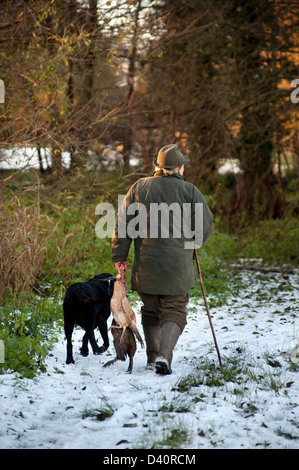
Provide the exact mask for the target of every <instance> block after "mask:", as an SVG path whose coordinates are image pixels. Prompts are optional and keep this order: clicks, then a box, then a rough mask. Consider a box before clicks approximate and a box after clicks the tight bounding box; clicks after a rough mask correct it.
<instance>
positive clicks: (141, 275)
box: [112, 172, 213, 295]
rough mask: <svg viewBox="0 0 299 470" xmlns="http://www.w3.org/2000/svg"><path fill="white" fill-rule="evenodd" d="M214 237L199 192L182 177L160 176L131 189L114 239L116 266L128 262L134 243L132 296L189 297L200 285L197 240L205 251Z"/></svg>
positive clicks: (157, 175) (116, 227) (161, 174)
mask: <svg viewBox="0 0 299 470" xmlns="http://www.w3.org/2000/svg"><path fill="white" fill-rule="evenodd" d="M163 203H164V204H163ZM173 203H175V204H174V205H173ZM196 203H197V204H196ZM198 203H200V204H198ZM132 204H133V205H132ZM134 204H135V205H134ZM167 208H170V210H168V211H167ZM199 208H200V209H199ZM163 210H164V212H163ZM200 211H201V212H200ZM200 214H201V215H200ZM212 232H213V215H212V213H211V211H210V210H209V208H208V205H207V203H206V200H205V199H204V197H203V195H202V194H201V192H200V191H199V190H198V189H197V188H196V187H195V186H194V185H193V184H191V183H189V182H187V181H186V180H185V178H184V177H183V176H181V175H179V174H174V175H170V176H169V175H167V176H164V175H163V173H162V172H156V173H155V174H154V176H152V177H147V178H141V179H139V180H138V181H137V182H136V183H135V184H133V186H132V187H131V188H130V189H129V191H128V193H127V195H126V197H125V199H124V204H123V205H122V208H121V210H119V213H118V217H117V220H116V224H115V230H114V236H113V239H112V261H113V262H114V263H116V262H118V261H126V260H127V256H128V252H129V249H130V244H131V242H132V240H134V262H133V266H132V275H131V287H132V290H135V291H137V292H144V293H147V294H161V295H180V294H186V293H187V292H188V291H189V290H190V289H192V288H194V281H195V279H196V271H195V267H194V262H193V253H194V246H195V245H194V240H196V242H197V246H198V245H199V246H200V245H204V244H205V243H206V242H207V241H208V239H209V238H210V236H211V234H212ZM192 241H193V243H192Z"/></svg>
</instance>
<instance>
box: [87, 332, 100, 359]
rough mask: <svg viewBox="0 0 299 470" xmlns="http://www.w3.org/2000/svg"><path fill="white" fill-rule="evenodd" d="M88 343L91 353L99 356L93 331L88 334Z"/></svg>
mask: <svg viewBox="0 0 299 470" xmlns="http://www.w3.org/2000/svg"><path fill="white" fill-rule="evenodd" d="M89 341H90V344H91V347H92V351H93V353H94V354H101V353H100V348H99V347H98V345H97V342H96V339H95V337H94V331H93V330H92V331H91V332H90V335H89Z"/></svg>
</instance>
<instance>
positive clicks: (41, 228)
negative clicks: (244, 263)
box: [0, 0, 299, 367]
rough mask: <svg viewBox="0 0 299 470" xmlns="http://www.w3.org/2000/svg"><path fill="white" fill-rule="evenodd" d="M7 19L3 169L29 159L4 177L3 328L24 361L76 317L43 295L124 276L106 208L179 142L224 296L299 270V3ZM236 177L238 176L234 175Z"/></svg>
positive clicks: (206, 262)
mask: <svg viewBox="0 0 299 470" xmlns="http://www.w3.org/2000/svg"><path fill="white" fill-rule="evenodd" d="M0 10H1V15H0V45H1V48H0V67H1V68H0V79H1V80H2V81H3V83H4V85H5V102H4V103H0V165H1V163H6V164H7V165H8V166H9V164H10V162H11V159H12V156H13V152H14V151H15V152H16V151H18V152H20V149H21V153H22V154H23V158H22V163H20V165H19V168H18V169H1V170H0V193H1V199H0V233H1V240H0V280H1V292H0V298H1V300H2V303H3V305H4V307H3V309H2V320H1V318H0V324H1V325H2V330H3V335H4V336H5V337H7V338H9V340H8V339H7V340H6V341H7V342H9V341H11V350H12V351H13V353H14V354H16V352H15V347H16V344H20V343H19V339H18V342H14V341H15V340H14V338H16V337H18V338H20V337H21V336H22V337H23V338H24V340H25V339H26V341H29V339H28V336H30V337H31V339H32V338H34V337H35V338H37V336H38V335H40V334H41V333H40V329H39V324H40V321H41V315H43V319H44V320H43V321H49V322H51V321H54V320H53V319H55V318H56V319H57V318H61V312H60V310H59V309H58V307H57V303H55V305H54V304H51V306H50V307H45V304H44V302H45V301H46V300H42V301H41V300H36V297H34V300H32V292H35V293H38V295H39V296H47V295H49V294H51V295H56V296H58V298H61V297H62V296H63V293H64V292H65V287H66V286H67V285H68V284H69V283H70V282H73V281H75V280H79V279H80V280H86V279H88V278H90V277H92V276H93V275H95V274H97V273H99V272H111V271H113V269H114V267H113V265H112V263H111V261H110V240H108V239H103V240H99V239H98V238H97V237H96V235H95V233H94V227H95V224H96V222H97V220H98V217H97V216H96V215H95V208H96V206H97V204H98V203H100V202H102V201H108V202H112V203H116V201H117V195H118V194H125V192H126V190H127V189H128V187H129V186H130V185H131V184H132V183H133V182H134V181H136V179H138V178H140V177H141V176H147V175H150V174H151V173H152V170H153V167H152V161H153V159H154V157H155V156H156V154H157V152H158V150H159V148H160V147H162V146H163V145H165V144H168V143H171V142H175V143H177V144H178V145H179V147H180V149H181V150H182V152H183V153H184V154H185V155H188V156H189V158H190V159H191V164H188V165H187V166H186V169H185V176H186V179H187V180H189V181H191V182H192V183H194V184H195V185H197V186H198V187H199V189H200V190H201V191H202V192H203V194H204V195H205V197H206V198H207V200H208V203H209V206H210V207H211V210H212V212H213V213H214V216H215V232H214V235H213V237H212V238H211V241H210V242H209V244H208V245H207V246H206V247H205V248H204V249H203V250H200V260H201V264H202V267H203V273H204V276H205V285H206V287H207V290H208V291H209V292H214V293H216V294H217V293H224V292H225V291H226V290H227V286H228V284H227V279H228V275H229V274H228V273H229V272H230V270H231V268H229V269H228V271H226V272H225V267H226V266H228V265H229V266H231V264H232V262H235V261H236V260H239V258H240V257H241V258H244V259H247V260H252V259H253V258H255V259H257V258H258V259H259V260H262V262H263V263H270V264H271V266H273V265H275V266H276V267H277V266H278V269H282V267H283V269H285V268H287V269H293V268H294V267H298V263H299V241H298V240H299V218H298V214H299V192H298V186H299V185H298V183H299V122H298V117H299V103H295V102H292V100H291V93H292V91H294V89H293V88H292V87H291V83H292V81H293V80H294V79H296V78H299V70H298V65H299V47H298V39H299V30H298V26H299V17H298V14H299V2H298V1H293V0H258V1H257V0H246V1H245V0H238V1H237V0H226V1H220V0H171V1H170V0H156V1H148V0H130V1H124V0H113V1H112V0H111V1H105V0H88V1H87V0H86V1H84V0H49V1H45V0H39V1H34V0H2V1H0ZM32 155H34V156H35V157H36V159H37V161H38V162H39V164H38V165H37V167H36V166H35V167H32ZM65 155H67V159H68V160H67V161H68V164H67V165H66V164H65V160H64V157H65ZM229 162H233V163H234V165H235V166H236V168H237V171H229V172H226V173H223V172H221V171H220V168H221V166H222V165H223V164H224V163H226V164H227V163H229ZM250 262H251V261H250ZM40 298H42V297H40ZM40 298H39V299H40ZM45 298H46V297H45ZM30 302H31V303H30ZM32 302H33V304H34V305H35V310H34V311H35V314H34V315H33V314H32V308H31V307H32ZM40 302H42V307H41V304H40ZM29 304H30V305H31V307H30V312H31V314H30V315H31V317H30V318H31V319H29V320H28V310H26V305H29ZM47 305H48V304H47ZM12 306H13V307H12ZM16 307H18V308H19V312H21V313H18V314H17V313H14V314H12V313H11V311H12V308H16ZM5 309H7V310H5ZM54 310H55V312H56V313H55V312H54ZM3 313H4V314H3ZM14 316H15V317H14ZM45 316H47V320H45ZM1 321H2V323H1ZM34 329H36V335H35V336H34V334H33V331H35V330H34ZM28 332H29V333H28ZM16 335H17V336H16ZM32 341H33V339H32ZM31 347H33V343H32V342H31ZM36 347H37V346H36ZM24 354H25V353H24ZM40 354H42V352H40ZM26 357H27V359H26V361H27V365H28V361H29V362H30V358H29V356H28V355H27V356H26ZM24 360H25V359H24ZM19 363H20V358H19ZM34 364H36V361H35V362H34V363H32V367H35V365H34Z"/></svg>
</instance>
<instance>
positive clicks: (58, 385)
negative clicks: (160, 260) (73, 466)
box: [0, 272, 299, 449]
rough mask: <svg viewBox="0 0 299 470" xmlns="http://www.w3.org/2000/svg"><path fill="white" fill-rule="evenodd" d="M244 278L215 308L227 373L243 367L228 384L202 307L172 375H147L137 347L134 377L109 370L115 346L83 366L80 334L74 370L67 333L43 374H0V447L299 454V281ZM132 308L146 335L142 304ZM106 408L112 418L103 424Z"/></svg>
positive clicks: (117, 368) (192, 318)
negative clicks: (293, 451)
mask: <svg viewBox="0 0 299 470" xmlns="http://www.w3.org/2000/svg"><path fill="white" fill-rule="evenodd" d="M240 276H242V279H243V281H245V283H246V284H247V287H246V289H244V290H240V291H239V292H236V295H235V296H233V297H232V298H230V300H229V302H228V303H227V304H226V305H224V306H220V307H217V308H210V311H211V314H212V318H213V324H214V328H215V332H216V337H217V341H218V344H219V348H220V351H221V355H222V359H223V362H224V370H225V371H227V370H229V369H230V368H231V369H233V368H235V369H236V368H239V371H238V372H237V373H235V374H234V375H233V376H232V378H231V379H230V378H229V376H228V375H227V376H225V374H224V372H220V371H219V370H215V369H217V368H218V359H217V354H216V351H215V347H214V343H213V339H212V335H211V330H210V327H209V322H208V318H207V315H206V312H205V310H204V306H203V302H202V300H200V301H199V302H198V303H197V304H195V303H194V302H193V301H191V302H190V305H189V318H188V324H187V326H186V329H185V331H184V333H183V335H182V336H181V338H180V339H179V342H178V344H177V346H176V349H175V353H174V362H173V374H172V375H170V376H165V377H163V376H157V375H156V374H155V372H153V371H147V370H145V362H146V356H145V350H142V349H141V348H140V345H139V344H138V345H137V352H136V355H135V358H134V369H133V373H132V374H131V375H129V374H126V369H127V366H128V363H127V362H126V363H123V362H117V363H116V364H114V365H113V366H111V367H110V368H103V367H102V365H103V364H104V363H105V362H107V361H108V360H109V359H111V358H112V357H114V348H113V344H112V341H111V346H110V348H109V350H108V351H106V353H104V354H103V355H102V356H93V355H92V354H91V353H90V355H89V356H88V357H87V358H84V357H82V356H81V355H80V354H79V346H80V344H81V338H82V335H83V332H82V330H80V329H76V331H75V334H74V336H73V339H74V358H75V361H76V363H75V365H68V366H67V365H66V364H65V353H66V344H65V340H64V336H63V333H61V340H60V341H59V342H58V343H57V344H56V345H55V347H54V349H53V350H52V352H51V354H50V355H49V356H48V358H47V362H46V366H47V372H46V373H44V374H41V375H39V376H38V377H36V378H35V379H20V378H18V376H17V375H16V374H4V375H1V376H0V422H1V429H0V448H1V449H136V448H143V449H150V448H169V447H171V446H172V447H178V448H181V449H202V448H203V449H208V448H209V449H212V448H217V449H228V448H234V449H237V448H243V449H254V448H270V449H278V448H279V449H295V448H298V447H299V376H298V366H297V370H296V368H295V367H294V363H293V367H292V361H291V354H292V357H293V360H294V358H295V350H296V348H297V347H299V333H298V307H299V282H298V276H297V275H289V276H283V275H282V274H272V275H268V276H266V277H265V276H264V275H260V274H259V273H252V272H244V273H242V274H241V273H240ZM135 310H136V314H137V320H138V327H139V329H140V331H141V332H142V327H141V325H140V315H139V308H138V305H136V308H135ZM110 321H111V320H110ZM297 340H298V345H297V346H296V341H297ZM99 344H101V340H99ZM295 360H296V359H295ZM200 376H201V377H202V378H201V380H199V377H200ZM194 378H195V379H194ZM209 378H211V379H214V383H210V382H209V380H208V379H209ZM217 378H218V379H219V380H218V382H217V381H216V380H215V379H217ZM187 379H188V380H187ZM190 380H191V381H192V380H193V382H192V384H191V385H193V386H191V385H190ZM188 381H189V382H188ZM179 383H180V384H182V383H184V384H186V383H189V386H188V387H187V388H186V387H185V388H184V389H182V387H178V384H179ZM178 388H180V390H181V391H178ZM103 409H108V410H110V411H111V413H112V415H111V416H110V417H107V418H106V419H105V420H102V421H101V420H99V419H97V418H99V417H100V416H99V415H100V412H101V410H103Z"/></svg>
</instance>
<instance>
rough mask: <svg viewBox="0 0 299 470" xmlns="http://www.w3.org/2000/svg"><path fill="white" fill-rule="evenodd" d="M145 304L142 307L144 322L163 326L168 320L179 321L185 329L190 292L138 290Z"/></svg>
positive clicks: (144, 323)
mask: <svg viewBox="0 0 299 470" xmlns="http://www.w3.org/2000/svg"><path fill="white" fill-rule="evenodd" d="M138 294H139V296H140V298H141V300H142V302H143V306H142V307H141V315H142V324H143V325H152V326H159V325H160V326H161V325H162V323H164V322H166V321H171V322H175V323H177V324H178V325H179V326H180V328H181V330H182V331H183V329H184V327H185V325H186V323H187V310H186V307H187V304H188V301H189V294H188V293H187V294H183V295H152V294H145V293H144V292H138Z"/></svg>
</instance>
